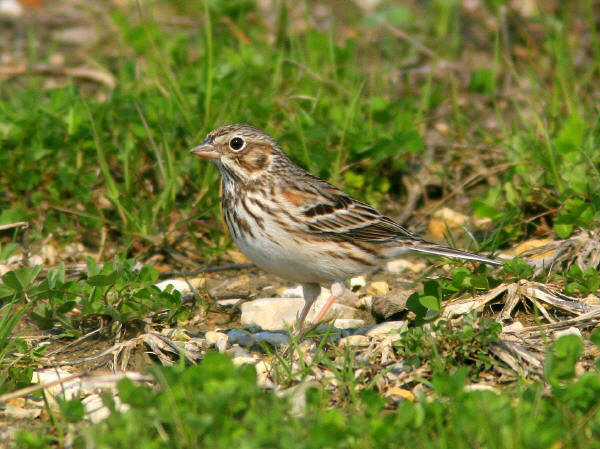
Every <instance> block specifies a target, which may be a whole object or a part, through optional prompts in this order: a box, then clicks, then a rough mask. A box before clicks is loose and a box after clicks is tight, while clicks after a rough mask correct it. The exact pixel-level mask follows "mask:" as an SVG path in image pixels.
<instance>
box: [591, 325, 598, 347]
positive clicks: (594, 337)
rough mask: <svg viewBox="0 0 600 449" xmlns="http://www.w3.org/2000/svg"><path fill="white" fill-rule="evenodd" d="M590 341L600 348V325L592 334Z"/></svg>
mask: <svg viewBox="0 0 600 449" xmlns="http://www.w3.org/2000/svg"><path fill="white" fill-rule="evenodd" d="M590 341H591V342H592V343H593V344H594V345H596V346H597V347H598V348H600V327H597V328H596V329H594V330H593V331H592V333H591V334H590Z"/></svg>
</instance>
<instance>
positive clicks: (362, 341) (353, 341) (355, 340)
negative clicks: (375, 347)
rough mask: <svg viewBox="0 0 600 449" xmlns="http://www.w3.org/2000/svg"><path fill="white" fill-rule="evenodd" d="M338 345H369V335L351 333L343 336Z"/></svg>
mask: <svg viewBox="0 0 600 449" xmlns="http://www.w3.org/2000/svg"><path fill="white" fill-rule="evenodd" d="M338 346H341V347H343V346H369V337H366V336H365V335H349V336H348V337H344V338H341V339H340V341H339V342H338Z"/></svg>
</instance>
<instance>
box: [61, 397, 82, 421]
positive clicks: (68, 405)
mask: <svg viewBox="0 0 600 449" xmlns="http://www.w3.org/2000/svg"><path fill="white" fill-rule="evenodd" d="M58 402H59V404H60V413H61V415H62V417H63V418H64V419H66V420H67V421H68V422H72V423H76V422H79V421H81V420H82V419H83V417H84V416H85V406H84V405H83V402H81V399H80V398H74V399H70V400H59V401H58Z"/></svg>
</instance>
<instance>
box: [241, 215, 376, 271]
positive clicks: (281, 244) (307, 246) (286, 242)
mask: <svg viewBox="0 0 600 449" xmlns="http://www.w3.org/2000/svg"><path fill="white" fill-rule="evenodd" d="M268 231H270V232H268ZM234 240H235V242H236V243H237V245H238V246H239V248H240V249H241V250H242V252H243V253H244V254H245V255H246V257H248V259H250V260H251V261H252V262H254V263H255V264H256V265H257V266H258V267H260V268H262V269H263V270H265V271H267V272H270V273H273V274H276V275H277V276H280V277H282V278H284V279H287V280H290V281H294V282H299V283H308V282H317V283H324V282H332V281H339V280H344V279H347V278H350V277H353V276H357V275H359V274H363V273H365V272H368V271H372V269H373V268H375V267H373V268H372V267H365V266H364V265H363V264H360V263H357V262H356V261H352V260H349V259H347V258H344V257H343V250H344V248H343V247H344V246H345V245H347V244H346V243H343V242H342V243H330V242H317V241H301V240H299V237H295V239H294V236H293V235H290V234H288V233H285V232H282V231H281V230H280V229H278V226H277V225H276V224H274V226H270V225H268V226H265V231H258V232H255V237H254V238H247V239H237V238H234Z"/></svg>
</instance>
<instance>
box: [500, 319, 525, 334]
mask: <svg viewBox="0 0 600 449" xmlns="http://www.w3.org/2000/svg"><path fill="white" fill-rule="evenodd" d="M523 327H524V326H523V323H521V322H520V321H515V322H514V323H512V324H509V325H508V326H502V332H518V331H520V330H521V329H523Z"/></svg>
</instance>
